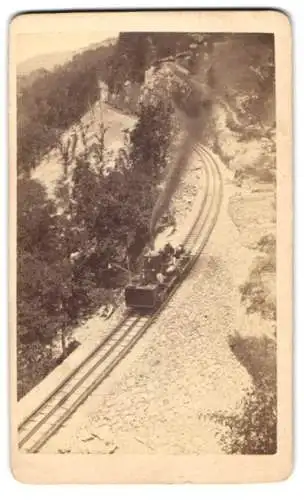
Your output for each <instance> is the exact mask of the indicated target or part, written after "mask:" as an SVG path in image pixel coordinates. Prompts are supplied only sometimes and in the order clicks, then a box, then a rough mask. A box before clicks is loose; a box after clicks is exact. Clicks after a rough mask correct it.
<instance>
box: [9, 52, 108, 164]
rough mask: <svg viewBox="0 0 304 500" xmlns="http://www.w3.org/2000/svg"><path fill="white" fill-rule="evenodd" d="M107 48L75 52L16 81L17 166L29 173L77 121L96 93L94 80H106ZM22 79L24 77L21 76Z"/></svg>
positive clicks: (93, 100) (96, 84) (95, 97)
mask: <svg viewBox="0 0 304 500" xmlns="http://www.w3.org/2000/svg"><path fill="white" fill-rule="evenodd" d="M112 51H113V48H112V46H110V47H99V48H97V49H94V50H88V51H85V52H84V53H82V54H80V55H76V56H75V57H74V58H73V59H72V61H70V62H68V63H66V64H64V65H62V66H58V67H56V68H55V70H54V71H46V70H40V71H37V72H36V74H35V75H34V76H35V78H34V79H33V76H32V75H30V76H29V77H28V78H27V81H28V80H30V81H29V82H28V83H26V82H25V81H21V82H19V93H18V102H17V113H18V117H17V118H18V130H17V146H18V169H19V172H29V170H30V169H31V168H33V167H35V166H36V165H37V164H38V163H39V161H40V160H41V158H42V156H43V155H44V154H45V153H46V152H47V151H49V150H50V149H51V148H52V147H54V145H55V144H56V141H57V140H58V138H59V135H60V133H62V131H64V130H66V128H67V127H69V126H70V125H71V124H73V123H75V122H77V121H78V120H79V119H80V118H81V116H82V115H83V114H84V113H85V111H87V109H88V108H89V105H90V104H91V103H92V102H95V101H96V99H97V98H98V96H99V89H98V79H99V78H102V79H106V78H107V71H108V69H107V68H108V58H109V56H110V55H111V53H112ZM23 80H24V79H23Z"/></svg>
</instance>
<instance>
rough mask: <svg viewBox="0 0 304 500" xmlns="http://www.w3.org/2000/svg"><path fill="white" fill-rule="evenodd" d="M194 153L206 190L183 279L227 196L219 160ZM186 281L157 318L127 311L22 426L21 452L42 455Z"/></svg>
mask: <svg viewBox="0 0 304 500" xmlns="http://www.w3.org/2000/svg"><path fill="white" fill-rule="evenodd" d="M194 151H195V152H196V153H197V154H198V155H199V156H200V157H201V161H202V162H203V164H204V170H203V186H204V188H205V191H204V195H203V199H202V203H201V207H200V209H199V211H198V214H197V217H196V219H195V221H194V224H193V226H192V227H191V228H190V230H189V232H188V234H187V236H186V237H185V239H184V241H183V244H184V246H185V248H186V249H187V250H188V251H189V252H191V254H192V256H193V257H192V259H191V261H190V262H189V263H188V265H187V266H186V268H185V269H184V271H183V277H185V276H186V275H187V274H188V273H189V272H190V270H191V269H192V267H193V266H194V264H195V262H196V260H197V259H198V258H199V256H200V254H201V252H202V250H203V249H204V247H205V245H206V244H207V241H208V239H209V237H210V234H211V232H212V230H213V228H214V226H215V223H216V220H217V217H218V214H219V210H220V206H221V201H222V196H223V184H222V177H221V173H220V171H219V167H218V165H217V163H216V162H215V160H214V158H213V157H212V155H211V154H210V153H209V151H208V150H207V149H206V148H204V147H203V146H201V145H197V146H196V147H195V148H194ZM182 281H183V280H181V281H180V282H178V283H177V284H176V285H175V287H174V288H173V290H172V291H171V293H170V295H169V296H168V297H167V299H166V300H165V301H164V303H163V304H162V305H161V307H160V308H159V309H158V310H157V311H156V312H155V313H154V314H153V315H151V316H141V315H140V314H136V313H128V312H126V314H125V315H124V317H123V318H122V320H121V321H120V322H119V323H118V325H117V326H116V327H115V328H114V329H113V330H112V331H111V332H110V333H109V334H108V335H107V336H106V337H105V338H104V339H103V340H102V342H100V344H99V345H98V346H97V347H96V348H95V349H94V350H93V351H92V352H91V353H90V354H89V356H87V357H86V358H85V359H84V361H83V362H82V363H81V364H80V365H78V366H77V367H76V368H75V369H74V370H73V371H72V372H71V373H70V374H69V376H68V377H66V378H65V379H64V380H63V381H62V383H61V384H60V385H59V386H57V387H56V388H55V390H54V391H53V392H52V393H51V394H50V395H49V396H48V397H47V398H46V399H45V400H44V401H43V402H42V403H41V404H40V405H39V406H38V407H37V408H35V410H34V411H33V412H32V413H31V414H30V415H29V416H28V417H27V418H26V419H25V420H24V421H23V422H22V423H21V424H20V425H19V427H18V435H19V441H18V444H19V449H20V450H22V451H24V452H27V453H37V452H39V451H40V450H41V448H42V447H43V446H44V444H45V443H46V442H47V441H48V440H49V439H50V438H51V437H52V436H53V435H54V434H55V433H56V432H57V431H58V430H59V429H60V428H61V427H62V426H63V425H64V423H65V422H66V421H67V420H68V419H69V418H70V417H71V415H72V414H73V413H75V411H76V410H77V409H78V408H79V407H80V406H81V405H82V404H83V402H84V401H85V400H86V399H87V398H88V396H90V394H92V392H93V391H94V390H95V389H96V388H97V387H98V386H99V385H100V384H101V383H102V382H103V380H105V379H106V378H107V377H108V376H109V374H110V373H111V372H112V371H113V370H114V368H115V367H116V366H117V365H118V364H119V363H120V362H121V361H122V359H123V358H124V357H125V356H126V355H127V354H128V352H129V351H130V350H131V349H132V347H133V346H134V345H135V344H136V342H138V340H139V339H140V338H141V337H142V336H143V335H144V333H145V332H146V331H147V329H148V328H149V327H150V326H151V325H152V324H153V323H154V322H155V321H156V319H157V318H158V316H159V315H160V313H161V311H162V310H163V309H164V308H165V307H166V305H167V304H168V302H169V301H170V299H171V297H172V296H173V294H174V293H175V292H176V290H177V289H178V288H179V286H180V285H181V283H182Z"/></svg>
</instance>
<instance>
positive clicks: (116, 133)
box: [32, 104, 136, 196]
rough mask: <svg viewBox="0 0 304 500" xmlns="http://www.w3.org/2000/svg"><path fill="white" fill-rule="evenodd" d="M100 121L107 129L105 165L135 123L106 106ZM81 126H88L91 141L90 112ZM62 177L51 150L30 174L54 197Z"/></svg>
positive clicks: (59, 165)
mask: <svg viewBox="0 0 304 500" xmlns="http://www.w3.org/2000/svg"><path fill="white" fill-rule="evenodd" d="M102 109H103V112H102V120H103V123H104V126H105V127H106V128H107V131H106V134H105V150H106V157H107V164H108V163H109V161H110V160H111V158H113V157H115V155H116V154H117V152H118V150H119V149H120V148H121V147H122V146H123V144H124V132H123V130H124V129H127V128H128V129H131V128H132V127H133V126H134V124H135V122H136V117H135V116H130V115H126V114H124V113H121V112H119V111H117V110H115V109H113V108H111V106H108V105H107V104H103V108H102ZM94 110H95V113H96V116H97V117H99V114H98V113H99V108H98V105H97V104H96V105H95V107H94ZM81 121H82V123H83V125H88V126H89V128H88V131H87V133H88V137H89V140H90V139H92V137H93V135H94V133H96V132H97V130H95V125H96V123H94V120H93V117H92V114H91V112H87V113H86V114H85V115H84V116H83V117H82V119H81ZM72 129H73V127H71V128H70V129H69V130H68V131H67V132H66V133H65V134H64V137H66V136H67V137H68V136H69V135H70V134H71V132H72ZM61 175H62V165H61V163H60V156H59V154H58V151H57V150H55V149H54V150H52V151H51V153H50V155H49V157H47V156H46V157H45V158H44V160H43V161H42V162H41V163H40V165H38V167H37V168H36V169H35V170H34V172H33V174H32V178H33V179H37V180H38V181H39V182H41V183H42V184H43V185H44V186H45V187H46V189H47V192H48V194H49V196H53V195H54V189H55V187H56V183H57V181H58V180H59V178H60V176H61Z"/></svg>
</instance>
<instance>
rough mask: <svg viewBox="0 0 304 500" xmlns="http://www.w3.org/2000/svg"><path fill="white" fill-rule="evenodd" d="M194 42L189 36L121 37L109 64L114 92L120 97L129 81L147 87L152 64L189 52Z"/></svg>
mask: <svg viewBox="0 0 304 500" xmlns="http://www.w3.org/2000/svg"><path fill="white" fill-rule="evenodd" d="M191 42H193V38H192V36H191V34H189V33H149V34H147V33H140V32H138V33H121V34H120V35H119V38H118V42H117V44H116V47H115V51H114V53H113V55H112V57H111V58H110V62H109V66H110V71H109V76H108V84H109V88H110V91H111V92H114V93H119V92H120V91H121V90H122V87H123V85H124V83H125V82H126V81H127V80H129V81H131V82H134V83H143V82H144V78H145V71H146V70H147V69H148V68H149V67H150V66H151V64H153V63H156V62H157V61H158V60H159V59H163V58H166V57H169V56H174V55H176V54H177V53H181V52H183V51H185V50H187V49H188V48H189V45H190V44H191Z"/></svg>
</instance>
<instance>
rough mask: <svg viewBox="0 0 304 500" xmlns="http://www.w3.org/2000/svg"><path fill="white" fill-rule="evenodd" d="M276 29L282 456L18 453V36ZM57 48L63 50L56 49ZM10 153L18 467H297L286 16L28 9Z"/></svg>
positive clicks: (36, 471) (14, 27) (185, 475)
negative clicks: (36, 11) (294, 457)
mask: <svg viewBox="0 0 304 500" xmlns="http://www.w3.org/2000/svg"><path fill="white" fill-rule="evenodd" d="M110 26H115V29H116V30H117V32H119V31H125V32H126V31H128V32H136V31H140V32H144V31H150V32H179V31H183V32H185V31H187V32H202V33H204V32H208V33H210V32H220V33H224V32H227V33H244V32H246V33H247V32H248V33H273V34H274V43H275V86H276V125H277V377H278V450H277V453H276V454H275V455H263V456H262V455H260V456H259V455H256V456H254V455H195V456H188V455H183V456H181V455H176V456H165V455H161V456H159V455H131V456H124V455H118V454H117V455H116V454H115V455H107V456H106V455H77V454H66V455H60V454H58V455H48V454H26V453H22V452H20V450H19V449H18V445H17V442H18V435H17V423H18V414H17V413H18V405H17V394H16V377H17V376H16V180H17V168H16V162H17V160H16V128H17V127H16V120H17V117H16V60H17V53H16V50H17V44H16V40H17V37H18V36H22V35H25V34H31V35H32V39H35V43H36V44H39V36H40V35H41V34H45V32H52V31H54V30H56V31H60V32H64V33H67V36H69V37H73V36H75V37H77V36H78V34H79V32H82V31H95V32H97V31H103V30H104V31H105V32H107V31H108V30H109V27H110ZM55 50H56V47H54V51H55ZM9 77H10V79H9V114H10V122H9V123H10V129H9V158H10V166H9V168H10V222H9V230H10V240H9V248H10V251H9V258H10V289H9V306H10V350H11V359H10V370H11V384H10V391H11V396H10V401H11V468H12V473H13V475H14V477H15V478H16V479H17V480H18V481H21V482H24V483H46V484H49V483H250V482H273V481H280V480H284V479H286V478H288V476H289V475H290V474H291V472H292V221H293V207H292V34H291V24H290V20H289V19H288V17H287V16H286V14H284V13H283V12H279V11H275V10H269V11H267V10H263V11H262V10H261V11H258V10H255V11H249V10H248V11H241V10H240V11H237V10H234V11H171V12H170V11H151V12H149V11H145V12H119V11H118V12H100V13H98V12H87V13H80V12H78V13H54V14H49V13H48V14H41V13H39V14H23V15H22V14H20V15H18V16H16V17H15V18H14V19H13V20H12V21H11V25H10V39H9Z"/></svg>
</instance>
